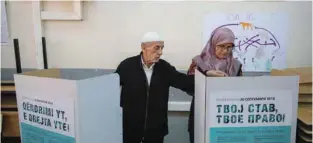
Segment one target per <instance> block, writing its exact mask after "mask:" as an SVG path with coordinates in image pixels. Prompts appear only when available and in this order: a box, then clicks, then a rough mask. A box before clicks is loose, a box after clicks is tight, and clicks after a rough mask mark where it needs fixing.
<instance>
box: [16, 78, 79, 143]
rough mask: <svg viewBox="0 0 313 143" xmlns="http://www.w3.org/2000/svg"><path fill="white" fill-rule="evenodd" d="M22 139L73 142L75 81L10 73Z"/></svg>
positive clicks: (26, 140) (23, 140) (28, 140)
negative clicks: (12, 78)
mask: <svg viewBox="0 0 313 143" xmlns="http://www.w3.org/2000/svg"><path fill="white" fill-rule="evenodd" d="M14 80H15V88H16V97H17V104H18V114H19V122H20V131H21V140H22V142H36V141H38V140H40V141H41V140H45V141H48V142H68V143H75V127H74V125H75V123H74V98H75V96H76V83H75V81H68V80H62V79H54V78H45V77H35V76H27V75H14Z"/></svg>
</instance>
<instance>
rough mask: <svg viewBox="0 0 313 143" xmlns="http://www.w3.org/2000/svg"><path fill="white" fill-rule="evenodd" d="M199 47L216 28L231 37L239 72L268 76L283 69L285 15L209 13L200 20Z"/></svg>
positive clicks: (285, 45)
mask: <svg viewBox="0 0 313 143" xmlns="http://www.w3.org/2000/svg"><path fill="white" fill-rule="evenodd" d="M203 25H204V28H203V46H205V45H206V44H207V42H208V41H209V39H210V36H211V35H212V32H213V31H214V30H215V29H217V28H229V29H231V30H232V31H233V32H234V34H235V37H236V39H235V41H234V44H235V45H234V49H233V56H234V58H236V59H237V60H239V61H240V62H241V64H242V70H243V71H250V72H254V71H256V72H269V71H271V70H272V69H283V68H286V49H287V46H288V36H287V35H288V14H286V13H279V12H276V13H235V12H234V13H209V14H206V15H205V16H204V24H203Z"/></svg>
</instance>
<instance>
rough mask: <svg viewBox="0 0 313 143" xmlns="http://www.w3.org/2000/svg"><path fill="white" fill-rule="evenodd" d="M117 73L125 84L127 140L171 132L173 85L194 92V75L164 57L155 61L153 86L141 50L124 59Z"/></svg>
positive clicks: (124, 135)
mask: <svg viewBox="0 0 313 143" xmlns="http://www.w3.org/2000/svg"><path fill="white" fill-rule="evenodd" d="M116 73H118V74H119V76H120V84H121V86H122V91H121V102H120V106H121V107H122V108H123V138H124V142H125V141H126V140H132V141H136V142H137V141H138V142H140V140H141V139H142V138H143V137H145V138H146V137H152V136H165V135H167V134H168V124H167V121H168V119H167V112H168V99H169V88H170V86H172V87H175V88H178V89H181V90H183V91H185V92H192V93H193V92H194V76H193V75H190V76H187V75H186V74H183V73H180V72H178V71H177V70H176V69H175V67H173V66H171V65H170V64H169V63H168V62H166V61H165V60H162V59H160V60H159V61H158V62H157V63H155V65H154V69H153V73H152V76H151V82H150V86H149V85H148V82H147V78H146V75H145V72H144V69H143V65H142V61H141V54H140V55H137V56H134V57H130V58H127V59H125V60H124V61H122V62H121V63H120V65H119V66H118V68H117V69H116Z"/></svg>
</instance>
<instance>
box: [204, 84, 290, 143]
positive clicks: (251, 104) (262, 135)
mask: <svg viewBox="0 0 313 143" xmlns="http://www.w3.org/2000/svg"><path fill="white" fill-rule="evenodd" d="M292 106H293V101H292V91H288V90H272V91H270V90H265V91H264V90H260V91H256V90H254V91H236V90H234V91H220V92H210V94H209V96H208V98H207V108H206V112H207V114H206V127H207V129H206V130H207V131H206V133H207V141H206V142H207V143H230V142H231V143H274V142H275V143H291V142H292V141H291V139H292V137H291V130H292V119H293V117H292V111H293V110H292V109H293V107H292Z"/></svg>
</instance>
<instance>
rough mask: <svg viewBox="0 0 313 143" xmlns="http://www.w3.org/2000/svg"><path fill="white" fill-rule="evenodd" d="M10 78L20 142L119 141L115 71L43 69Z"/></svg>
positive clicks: (117, 142) (113, 142)
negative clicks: (13, 87) (13, 92)
mask: <svg viewBox="0 0 313 143" xmlns="http://www.w3.org/2000/svg"><path fill="white" fill-rule="evenodd" d="M14 80H15V86H16V96H17V104H18V115H19V122H20V132H21V140H22V143H29V142H31V143H34V142H41V143H52V142H58V143H101V142H110V143H122V110H121V108H120V106H119V104H120V85H119V76H118V75H117V74H109V75H105V74H104V73H100V72H97V71H94V72H88V73H78V72H75V71H72V70H60V69H48V70H37V71H32V72H26V73H23V74H16V75H14Z"/></svg>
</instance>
